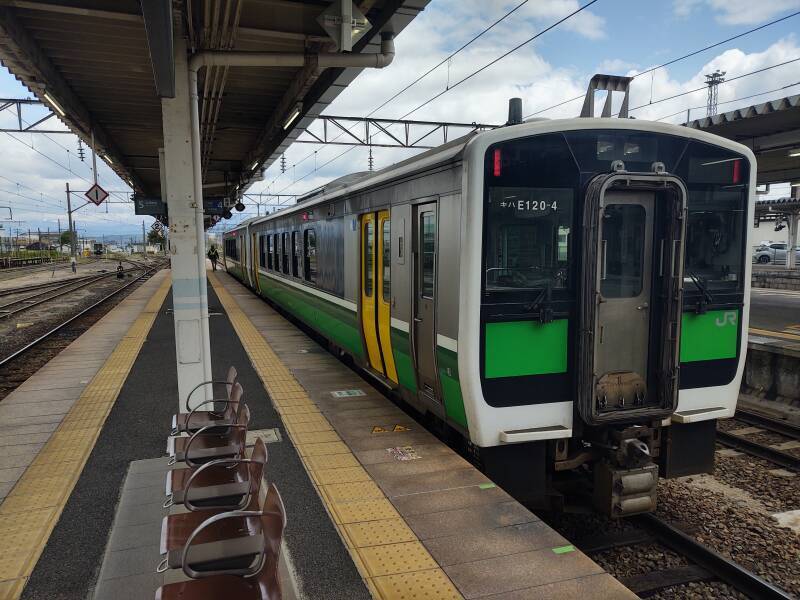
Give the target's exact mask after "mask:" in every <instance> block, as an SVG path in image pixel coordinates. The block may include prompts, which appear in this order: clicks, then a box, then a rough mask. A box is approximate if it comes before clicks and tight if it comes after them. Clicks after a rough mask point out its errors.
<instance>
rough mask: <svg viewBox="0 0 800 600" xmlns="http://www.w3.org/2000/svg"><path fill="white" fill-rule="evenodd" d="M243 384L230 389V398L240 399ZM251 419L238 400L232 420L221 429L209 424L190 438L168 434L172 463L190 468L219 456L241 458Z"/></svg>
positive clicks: (244, 406)
mask: <svg viewBox="0 0 800 600" xmlns="http://www.w3.org/2000/svg"><path fill="white" fill-rule="evenodd" d="M241 395H242V387H241V386H240V385H239V384H238V383H236V384H234V386H233V391H232V392H231V399H232V400H236V401H237V402H239V400H240V399H241ZM249 421H250V410H249V408H248V407H247V405H246V404H244V403H241V405H240V407H239V411H238V413H237V416H236V420H235V422H234V423H233V424H232V425H230V426H228V427H227V428H226V430H225V431H222V432H220V431H219V429H218V428H216V427H214V426H208V427H205V428H203V429H199V430H198V431H196V432H194V433H193V434H192V435H191V436H190V437H170V438H169V440H168V441H167V453H168V454H169V455H170V456H172V461H171V462H172V463H173V464H174V463H176V462H185V463H186V464H187V465H189V466H190V467H197V466H199V465H201V464H204V463H207V462H209V461H212V460H215V459H219V458H240V457H242V456H244V449H245V442H246V438H247V424H248V423H249Z"/></svg>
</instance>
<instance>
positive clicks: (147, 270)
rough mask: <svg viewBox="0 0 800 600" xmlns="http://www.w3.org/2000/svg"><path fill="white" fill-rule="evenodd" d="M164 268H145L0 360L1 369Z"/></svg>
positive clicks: (157, 265)
mask: <svg viewBox="0 0 800 600" xmlns="http://www.w3.org/2000/svg"><path fill="white" fill-rule="evenodd" d="M162 266H163V264H156V265H152V266H150V267H144V272H143V273H142V274H141V275H139V277H136V278H135V279H133V280H131V281H130V282H128V283H126V284H125V285H123V286H121V287H119V288H117V289H115V290H114V291H113V292H111V293H110V294H107V295H106V296H104V297H102V298H101V299H100V300H98V301H97V302H94V303H93V304H91V305H90V306H88V307H86V308H84V309H83V310H82V311H80V312H78V313H77V314H75V315H73V316H71V317H70V318H69V319H66V320H65V321H62V322H61V323H59V324H58V325H57V326H55V327H53V328H52V329H50V330H49V331H48V332H47V333H44V334H42V335H41V336H39V337H38V338H36V339H35V340H33V341H32V342H30V343H29V344H27V345H25V346H23V347H22V348H20V349H19V350H17V351H15V352H13V353H12V354H9V355H8V356H6V357H4V358H2V359H0V368H2V367H4V366H5V365H7V364H8V363H10V362H11V361H13V360H15V359H16V358H19V357H20V356H22V355H23V354H25V353H27V352H28V351H30V350H31V349H33V348H35V347H36V346H38V345H39V344H41V343H42V342H43V341H45V340H46V339H48V338H49V337H50V336H52V335H53V334H55V333H57V332H59V331H60V330H61V329H63V328H64V327H66V326H67V325H69V324H70V323H72V322H73V321H76V320H77V319H79V318H81V317H82V316H84V315H86V314H87V313H88V312H89V311H91V310H94V309H95V308H97V307H98V306H100V305H101V304H104V303H105V302H108V301H109V300H110V299H111V298H113V297H115V296H116V295H117V294H119V293H121V292H122V291H123V290H125V289H127V288H129V287H130V286H132V285H134V284H135V283H137V282H139V281H141V280H142V279H145V278H149V277H150V276H151V275H152V274H153V273H154V272H155V271H157V270H158V269H160V268H161V267H162Z"/></svg>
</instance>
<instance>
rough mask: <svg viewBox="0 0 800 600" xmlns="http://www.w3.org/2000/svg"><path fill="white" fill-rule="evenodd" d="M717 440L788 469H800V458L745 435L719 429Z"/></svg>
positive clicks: (724, 444)
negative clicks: (747, 437)
mask: <svg viewBox="0 0 800 600" xmlns="http://www.w3.org/2000/svg"><path fill="white" fill-rule="evenodd" d="M717 441H718V442H719V443H720V444H722V445H723V446H727V447H728V448H733V449H734V450H738V451H740V452H744V453H746V454H750V455H751V456H755V457H758V458H763V459H764V460H767V461H769V462H771V463H773V464H776V465H779V466H781V467H784V468H786V469H791V470H793V471H800V458H798V457H796V456H793V455H791V454H789V453H788V452H783V451H781V450H778V449H776V448H772V447H770V446H766V445H764V444H759V443H758V442H754V441H753V440H748V439H746V438H744V437H743V436H739V435H733V434H732V433H728V432H727V431H720V430H717Z"/></svg>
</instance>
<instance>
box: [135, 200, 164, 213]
mask: <svg viewBox="0 0 800 600" xmlns="http://www.w3.org/2000/svg"><path fill="white" fill-rule="evenodd" d="M133 209H134V213H135V214H137V215H149V216H151V217H160V216H161V215H165V214H167V207H166V205H165V204H164V202H163V201H162V200H161V198H146V197H143V196H134V197H133Z"/></svg>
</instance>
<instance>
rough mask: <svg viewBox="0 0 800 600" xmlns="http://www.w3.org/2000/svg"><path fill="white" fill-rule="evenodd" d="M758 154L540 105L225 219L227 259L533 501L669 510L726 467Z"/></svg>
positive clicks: (695, 134) (675, 131)
mask: <svg viewBox="0 0 800 600" xmlns="http://www.w3.org/2000/svg"><path fill="white" fill-rule="evenodd" d="M755 174H756V167H755V159H754V156H753V154H752V153H751V152H750V150H748V149H747V148H746V147H744V146H742V145H739V144H736V143H734V142H731V141H729V140H726V139H723V138H720V137H717V136H714V135H710V134H707V133H704V132H702V131H696V130H693V129H690V128H686V127H679V126H674V125H668V124H662V123H654V122H646V121H639V120H633V119H612V118H576V119H566V120H541V121H536V122H526V123H521V124H517V125H510V126H506V127H502V128H499V129H495V130H492V131H488V132H483V133H474V134H471V135H468V136H466V137H464V138H461V139H459V140H455V141H453V142H450V143H447V144H445V145H443V146H440V147H438V148H436V149H434V150H430V151H427V152H425V153H423V154H420V155H418V156H415V157H414V158H411V159H409V160H406V161H404V162H401V163H398V164H395V165H393V166H391V167H389V168H386V169H384V170H382V171H378V172H375V173H361V174H355V175H352V176H348V177H345V178H342V179H339V180H337V181H334V182H332V183H330V184H328V185H326V186H325V187H324V188H321V189H319V190H317V191H315V192H313V193H311V194H309V195H307V196H305V197H303V198H301V199H300V201H298V203H297V204H296V205H293V206H291V207H289V208H287V209H285V210H282V211H280V212H278V213H275V214H272V215H268V216H266V217H261V218H256V219H251V220H249V221H247V222H245V223H242V224H241V225H239V226H238V227H236V228H235V229H233V230H231V231H228V232H226V234H225V239H224V260H225V263H226V266H227V269H228V271H229V272H230V273H231V274H233V275H234V276H235V277H237V278H239V279H240V280H241V281H242V282H243V283H244V284H245V285H247V286H249V287H250V288H252V289H253V290H255V291H256V292H257V293H258V294H260V295H262V296H263V297H264V298H266V299H268V300H269V301H270V302H272V303H274V304H275V305H277V306H278V307H280V308H281V309H282V310H283V311H285V312H286V313H288V314H289V315H291V316H293V317H294V318H296V319H297V320H299V321H300V322H302V323H304V324H305V325H306V326H307V327H308V328H310V329H312V330H314V331H315V332H316V333H317V334H318V335H319V336H321V337H322V338H324V339H325V340H327V342H328V344H329V346H330V347H331V348H332V349H334V350H335V351H337V352H339V353H340V354H346V355H349V356H350V357H352V360H353V361H354V362H355V363H357V364H358V365H360V366H361V367H363V368H364V369H366V370H368V371H369V372H370V373H371V374H372V375H373V376H374V377H375V378H376V379H378V380H379V381H380V382H382V383H383V384H384V385H385V386H386V388H388V389H389V390H391V393H392V394H394V395H395V396H396V397H398V398H400V399H401V400H402V401H403V402H406V403H408V404H409V405H411V406H413V407H414V408H415V409H417V410H418V411H420V412H422V413H424V414H428V415H430V416H431V417H432V418H433V422H435V423H439V424H441V425H442V430H443V431H447V432H450V433H455V434H456V435H457V436H459V437H461V438H462V439H463V441H464V442H465V447H466V449H467V451H468V453H469V455H470V456H471V457H473V459H474V460H475V461H476V462H477V463H478V464H479V465H480V466H481V468H482V469H484V471H485V472H486V474H487V475H488V476H489V477H491V478H492V479H493V480H494V481H496V482H497V484H498V485H500V486H502V487H504V488H505V489H506V490H507V491H509V492H510V493H512V494H513V495H515V496H516V497H518V498H520V499H521V500H523V501H526V502H529V503H531V504H532V505H536V506H541V505H550V506H558V505H562V506H564V505H566V504H568V503H569V504H571V503H572V502H573V500H575V499H581V498H583V499H589V500H591V501H592V502H593V504H594V505H595V507H596V508H597V509H599V510H601V511H603V512H605V513H607V514H611V515H617V516H622V515H628V514H633V513H637V512H644V511H649V510H653V509H654V507H655V499H656V492H655V489H656V482H657V480H658V476H659V474H660V475H661V476H664V477H674V476H679V475H688V474H693V473H699V472H707V471H710V470H711V469H712V468H713V461H714V438H715V426H716V420H717V419H720V418H726V417H731V416H732V415H733V414H734V411H735V407H736V400H737V396H738V392H739V385H740V381H741V377H742V372H743V369H744V358H745V350H746V346H745V344H746V332H747V322H748V301H749V292H750V260H749V256H748V249H749V248H750V247H751V240H750V235H751V234H750V231H751V227H750V223H751V222H752V218H753V206H754V197H755Z"/></svg>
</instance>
